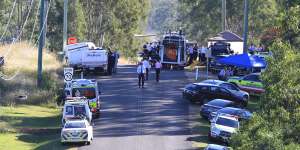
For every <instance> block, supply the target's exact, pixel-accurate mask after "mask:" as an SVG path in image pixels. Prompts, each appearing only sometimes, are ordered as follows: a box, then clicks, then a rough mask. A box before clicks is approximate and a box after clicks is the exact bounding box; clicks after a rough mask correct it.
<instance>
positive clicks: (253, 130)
mask: <svg viewBox="0 0 300 150" xmlns="http://www.w3.org/2000/svg"><path fill="white" fill-rule="evenodd" d="M271 49H272V52H273V54H274V55H273V57H272V58H269V59H268V68H267V69H266V71H265V72H264V73H263V75H262V79H263V82H264V85H265V89H266V93H265V94H264V95H263V97H262V98H261V103H260V110H259V111H258V112H257V113H256V114H255V115H254V117H253V119H251V120H250V121H249V122H247V123H245V124H243V125H242V128H241V130H240V132H239V133H238V134H237V135H235V136H234V137H233V140H232V146H233V147H234V149H265V150H276V149H278V150H281V149H290V148H292V147H299V141H300V135H299V134H298V133H299V131H300V119H299V118H300V101H299V100H300V85H299V83H300V76H299V74H300V63H299V62H300V53H299V52H297V51H296V50H295V49H293V47H292V46H291V45H289V44H286V43H284V42H281V41H277V42H275V43H274V44H273V46H272V48H271Z"/></svg>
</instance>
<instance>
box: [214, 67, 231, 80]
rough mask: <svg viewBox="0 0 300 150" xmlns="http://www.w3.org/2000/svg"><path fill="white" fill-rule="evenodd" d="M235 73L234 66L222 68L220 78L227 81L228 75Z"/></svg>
mask: <svg viewBox="0 0 300 150" xmlns="http://www.w3.org/2000/svg"><path fill="white" fill-rule="evenodd" d="M233 75H234V68H231V67H228V68H226V67H225V68H223V69H221V71H220V73H219V74H218V79H219V80H222V81H226V80H227V78H228V77H230V76H233Z"/></svg>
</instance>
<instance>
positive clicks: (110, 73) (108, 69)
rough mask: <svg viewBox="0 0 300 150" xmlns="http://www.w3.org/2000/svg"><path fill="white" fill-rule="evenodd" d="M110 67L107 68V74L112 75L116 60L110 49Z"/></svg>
mask: <svg viewBox="0 0 300 150" xmlns="http://www.w3.org/2000/svg"><path fill="white" fill-rule="evenodd" d="M107 55H108V66H107V73H108V75H112V69H113V66H114V62H115V60H114V58H113V53H112V52H111V50H110V48H108V54H107Z"/></svg>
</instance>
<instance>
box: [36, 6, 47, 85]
mask: <svg viewBox="0 0 300 150" xmlns="http://www.w3.org/2000/svg"><path fill="white" fill-rule="evenodd" d="M44 6H45V0H41V6H40V33H41V36H40V37H39V51H38V78H37V85H38V87H41V85H42V80H43V79H42V69H43V68H42V67H43V47H44V36H43V35H44V32H45V30H44V22H45V20H44V19H45V18H44V11H45V9H44Z"/></svg>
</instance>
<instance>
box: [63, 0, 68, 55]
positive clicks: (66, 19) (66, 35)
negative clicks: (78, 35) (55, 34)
mask: <svg viewBox="0 0 300 150" xmlns="http://www.w3.org/2000/svg"><path fill="white" fill-rule="evenodd" d="M67 38H68V0H64V28H63V51H65V48H66V46H67Z"/></svg>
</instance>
